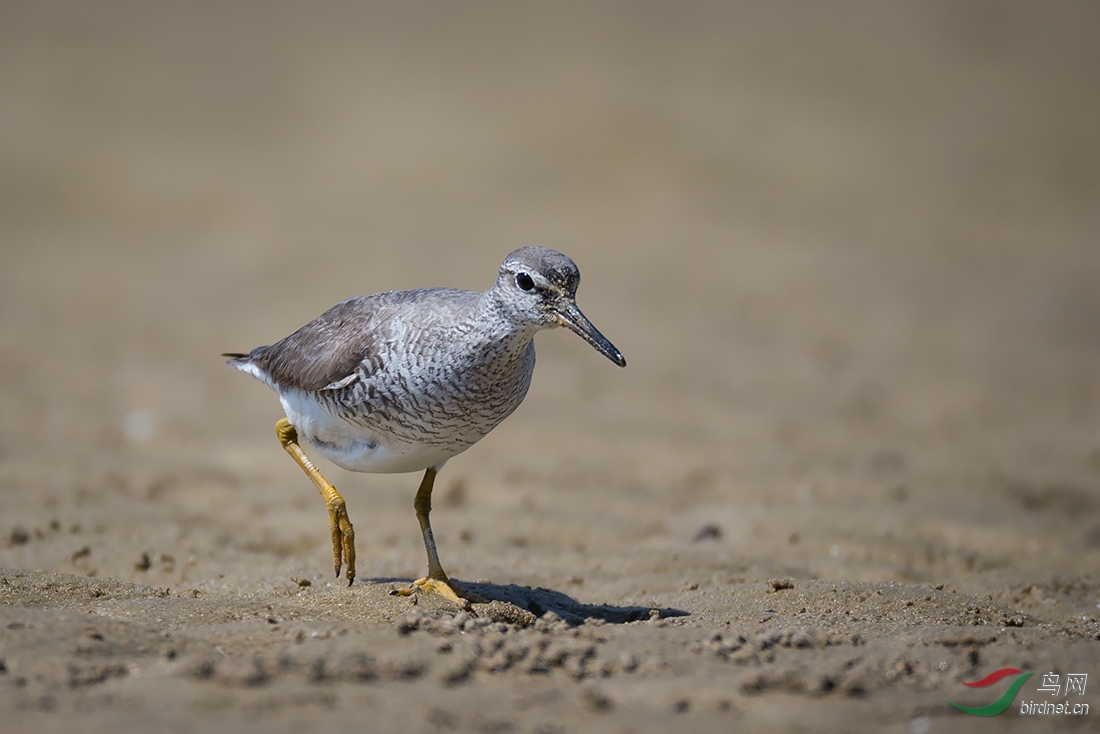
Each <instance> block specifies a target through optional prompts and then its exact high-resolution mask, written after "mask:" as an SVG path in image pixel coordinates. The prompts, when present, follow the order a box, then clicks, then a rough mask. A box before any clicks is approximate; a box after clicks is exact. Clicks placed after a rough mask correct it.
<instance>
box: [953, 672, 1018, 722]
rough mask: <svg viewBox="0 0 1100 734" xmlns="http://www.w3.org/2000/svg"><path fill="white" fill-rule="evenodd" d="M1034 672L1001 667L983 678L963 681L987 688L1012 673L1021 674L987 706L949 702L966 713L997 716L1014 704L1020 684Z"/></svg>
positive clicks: (965, 683)
mask: <svg viewBox="0 0 1100 734" xmlns="http://www.w3.org/2000/svg"><path fill="white" fill-rule="evenodd" d="M1034 672H1035V671H1029V672H1027V673H1024V671H1022V670H1020V669H1018V668H1001V669H1000V670H994V671H993V672H992V673H990V674H989V675H987V676H986V677H984V678H982V679H981V680H975V681H963V685H964V686H969V687H971V688H985V687H986V686H991V685H993V684H994V683H996V682H997V681H999V680H1001V679H1002V678H1007V677H1008V676H1010V675H1019V676H1020V677H1019V678H1017V679H1016V680H1014V681H1012V685H1010V686H1009V687H1008V690H1006V691H1005V692H1004V693H1002V694H1001V697H1000V698H998V699H997V700H996V701H994V702H993V703H991V704H988V705H986V706H974V707H971V706H960V705H959V704H957V703H955V702H953V701H948V703H949V704H951V705H952V706H954V707H955V708H957V709H958V710H959V711H962V712H963V713H966V714H971V715H972V716H996V715H997V714H999V713H1001V712H1002V711H1004V710H1005V709H1006V708H1008V707H1009V706H1010V705H1012V699H1013V698H1015V697H1016V694H1017V693H1018V692H1019V690H1020V686H1022V685H1023V684H1024V681H1026V680H1027V679H1028V678H1030V677H1031V676H1032V674H1033V673H1034ZM1021 673H1023V675H1020V674H1021Z"/></svg>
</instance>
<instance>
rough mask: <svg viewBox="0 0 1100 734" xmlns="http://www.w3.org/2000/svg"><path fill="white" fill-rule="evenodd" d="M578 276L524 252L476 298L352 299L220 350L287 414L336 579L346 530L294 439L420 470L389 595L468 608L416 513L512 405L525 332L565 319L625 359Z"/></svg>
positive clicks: (531, 351) (382, 469)
mask: <svg viewBox="0 0 1100 734" xmlns="http://www.w3.org/2000/svg"><path fill="white" fill-rule="evenodd" d="M578 283H580V272H579V271H578V270H577V266H576V264H575V263H574V262H573V261H572V260H570V259H569V258H568V257H566V256H565V255H563V254H561V253H560V252H556V251H554V250H550V249H547V248H544V247H524V248H521V249H519V250H516V251H515V252H513V253H511V254H510V255H508V257H506V258H505V259H504V262H503V263H502V264H501V266H500V271H499V273H498V275H497V279H496V283H494V284H493V287H492V288H490V289H489V290H487V291H485V292H484V293H478V292H476V291H465V290H457V289H454V288H426V289H422V290H412V291H394V292H389V293H377V294H375V295H372V296H362V297H359V298H351V299H349V300H347V301H344V302H343V303H339V304H337V305H335V306H333V307H332V308H330V309H329V310H328V311H326V312H325V313H323V314H321V315H320V316H318V317H317V318H316V319H314V320H313V321H311V322H309V323H308V324H306V325H305V326H303V327H302V328H300V329H298V330H297V331H295V332H294V333H293V334H291V335H290V336H288V337H286V338H285V339H283V340H281V341H278V342H276V343H275V344H272V345H271V346H269V347H257V348H256V349H253V350H252V351H251V352H250V353H248V354H225V355H223V356H225V357H230V358H231V359H230V360H229V362H228V364H229V365H230V366H231V367H235V368H236V369H239V370H241V371H242V372H247V373H248V374H250V375H252V376H253V377H255V378H257V379H259V380H261V381H262V382H264V383H265V384H267V385H268V386H269V387H271V388H273V389H274V390H275V391H276V392H277V393H278V394H279V402H281V403H282V406H283V410H284V411H285V413H286V418H283V419H280V420H279V421H278V422H277V423H276V424H275V433H276V434H277V435H278V437H279V443H280V444H281V445H282V447H283V449H285V450H286V452H287V453H288V454H290V456H291V458H293V459H294V461H295V462H297V464H298V466H300V467H301V468H302V470H303V471H304V472H305V473H306V474H307V475H308V476H309V478H310V479H311V480H312V481H313V483H314V485H316V487H317V489H318V490H319V491H320V493H321V496H322V498H324V501H325V505H326V507H327V508H328V515H329V530H330V531H331V535H332V560H333V566H334V567H335V569H336V575H337V576H339V575H340V568H341V566H342V565H344V564H346V566H347V579H348V583H349V584H350V583H352V582H354V580H355V531H354V529H353V527H352V524H351V520H349V519H348V513H347V509H346V507H345V505H344V499H343V497H341V496H340V493H339V492H337V491H336V488H335V487H333V486H332V485H331V484H330V483H329V482H328V480H326V479H325V478H324V476H322V474H321V472H320V471H319V470H318V469H317V467H316V466H315V465H314V464H313V462H312V461H310V459H309V457H308V456H306V454H305V452H304V451H303V450H302V448H301V446H300V445H299V436H303V437H305V438H306V439H307V440H308V441H309V442H310V443H311V444H312V445H313V447H314V448H315V449H316V450H317V453H319V454H320V455H321V456H324V457H325V458H327V459H328V460H329V461H331V462H332V463H334V464H336V465H337V466H340V467H343V468H344V469H349V470H351V471H359V472H370V473H378V474H391V473H401V472H413V471H422V470H423V471H424V478H423V480H422V481H421V482H420V488H419V489H418V490H417V493H416V499H415V501H414V502H413V507H414V508H415V510H416V518H417V520H418V521H419V522H420V530H421V532H422V533H423V536H424V547H425V550H427V553H428V575H427V576H425V577H424V578H422V579H418V580H416V581H414V582H413V584H412V586H411V587H410V588H408V589H401V590H399V591H398V592H397V593H400V594H404V595H409V594H412V593H414V592H415V591H416V590H417V589H421V590H425V591H434V592H436V593H439V594H441V595H443V596H445V597H447V598H449V599H451V600H452V601H455V602H458V603H460V604H466V602H464V601H463V600H464V599H467V598H468V595H467V594H466V593H465V592H464V591H463V590H462V589H461V588H459V587H458V586H456V585H455V584H454V583H453V582H452V581H451V580H450V579H449V578H448V577H447V574H446V573H445V572H444V571H443V567H442V566H441V565H440V563H439V554H438V553H437V552H436V548H435V540H434V538H433V537H432V528H431V524H430V523H429V521H428V515H429V513H430V512H431V509H432V486H433V484H434V482H435V477H436V474H438V473H439V471H440V470H441V469H442V468H443V465H444V464H445V463H447V460H448V459H450V458H451V457H453V456H457V455H458V454H461V453H462V452H463V451H465V450H466V449H468V448H470V447H471V446H473V445H474V444H475V443H477V442H478V441H479V440H481V439H482V438H484V437H485V436H486V435H487V434H488V433H489V432H490V431H491V430H493V429H494V428H496V427H497V426H498V425H499V424H500V422H501V421H503V420H504V419H505V418H507V417H508V416H509V415H510V414H511V413H512V411H514V410H515V409H516V408H517V407H519V404H520V403H521V402H522V401H523V398H524V396H525V395H526V394H527V388H528V387H529V386H530V384H531V374H532V372H533V371H534V369H535V343H534V341H533V339H534V336H535V334H536V333H537V332H539V331H541V330H543V329H553V328H557V327H561V326H564V327H565V328H567V329H569V330H571V331H573V332H574V333H576V334H577V335H578V336H580V337H581V338H582V339H584V340H585V341H587V342H588V343H589V344H591V345H592V346H593V347H595V349H596V350H597V351H598V352H600V353H601V354H603V355H604V356H605V357H607V358H608V359H610V360H611V361H612V362H614V363H615V364H617V365H619V366H620V367H625V366H626V360H625V359H623V355H622V354H620V353H619V350H618V349H616V348H615V346H614V345H613V344H612V343H611V342H609V341H608V340H607V339H606V338H605V337H604V336H603V334H601V333H600V332H599V331H598V330H597V329H596V327H595V326H593V325H592V322H590V321H589V320H588V319H587V318H586V317H585V316H584V314H582V313H581V311H580V309H579V308H578V307H577V302H576V292H577V285H578Z"/></svg>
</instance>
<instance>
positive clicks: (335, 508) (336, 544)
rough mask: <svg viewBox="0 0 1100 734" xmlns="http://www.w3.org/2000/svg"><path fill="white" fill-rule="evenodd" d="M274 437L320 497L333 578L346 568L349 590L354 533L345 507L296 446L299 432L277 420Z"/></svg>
mask: <svg viewBox="0 0 1100 734" xmlns="http://www.w3.org/2000/svg"><path fill="white" fill-rule="evenodd" d="M275 435H277V436H278V437H279V443H280V444H282V447H283V449H285V450H286V452H287V453H288V454H290V458H292V459H294V461H295V462H297V464H298V466H300V467H302V471H304V472H305V473H306V476H308V477H309V478H310V479H311V480H312V481H313V484H314V486H316V487H317V491H318V492H320V493H321V497H322V499H324V501H325V507H327V508H328V529H329V532H330V533H332V566H333V568H335V569H336V577H337V578H340V566H341V565H342V561H346V562H347V564H348V573H347V576H348V586H351V584H353V583H354V582H355V529H354V528H353V527H352V526H351V520H349V519H348V511H347V508H346V507H345V506H344V498H343V497H341V496H340V493H339V492H337V491H336V487H333V486H332V485H331V484H329V483H328V480H327V479H325V478H324V477H323V476H322V475H321V471H320V470H319V469H318V468H317V467H316V466H314V464H313V462H312V461H310V460H309V457H308V456H306V452H305V451H302V447H301V446H299V445H298V431H297V430H296V429H295V428H294V426H292V425H291V424H290V421H288V420H287V419H286V418H280V419H279V422H278V423H276V424H275Z"/></svg>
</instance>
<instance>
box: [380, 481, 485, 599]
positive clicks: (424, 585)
mask: <svg viewBox="0 0 1100 734" xmlns="http://www.w3.org/2000/svg"><path fill="white" fill-rule="evenodd" d="M435 475H436V471H435V469H428V470H427V471H425V472H424V479H423V480H421V482H420V489H418V490H416V499H415V500H414V501H413V508H414V509H415V510H416V519H417V521H418V522H419V523H420V532H421V533H423V535H424V549H425V550H426V551H427V552H428V575H427V576H425V577H424V578H422V579H417V580H416V581H413V583H412V587H410V588H408V589H397V590H396V591H395V592H394V593H396V594H400V595H401V596H410V595H412V594H413V593H414V592H415V591H416V590H417V589H420V590H422V591H433V592H435V593H437V594H439V595H440V596H442V597H444V598H445V599H449V600H451V601H453V602H454V603H455V604H458V605H459V606H462V607H467V608H468V607H469V606H470V601H469V600H471V598H472V597H471V596H470V595H469V594H468V593H467V592H464V591H463V590H462V589H459V588H458V587H457V586H455V585H454V582H453V581H451V580H450V579H449V578H447V573H446V571H444V570H443V566H442V565H441V564H440V563H439V553H438V552H437V551H436V549H435V537H434V536H433V535H432V524H431V522H430V521H429V520H428V515H429V514H431V511H432V487H433V486H434V485H435ZM474 601H476V599H475V600H474Z"/></svg>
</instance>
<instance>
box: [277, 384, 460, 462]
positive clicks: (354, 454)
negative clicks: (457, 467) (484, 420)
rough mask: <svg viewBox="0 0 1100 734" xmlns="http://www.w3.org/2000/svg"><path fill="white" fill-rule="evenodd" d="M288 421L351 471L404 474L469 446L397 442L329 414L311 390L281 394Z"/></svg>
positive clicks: (455, 453)
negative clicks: (308, 391) (318, 402)
mask: <svg viewBox="0 0 1100 734" xmlns="http://www.w3.org/2000/svg"><path fill="white" fill-rule="evenodd" d="M279 402H281V403H282V405H283V411H284V412H285V413H286V417H287V420H289V421H290V423H291V425H293V426H294V427H295V428H296V429H298V434H299V435H300V436H302V437H304V438H305V439H306V440H308V441H309V442H310V443H311V444H313V447H314V448H315V449H316V450H317V453H319V454H320V455H321V456H324V457H325V458H326V459H328V460H329V461H331V462H332V463H333V464H336V466H339V467H341V468H343V469H348V470H349V471H358V472H367V473H370V474H401V473H404V472H414V471H422V470H424V469H427V468H428V467H435V468H437V469H438V468H440V467H442V466H443V464H444V463H446V461H447V459H450V458H451V457H452V456H456V455H458V454H460V453H462V452H463V451H465V450H466V449H467V448H469V446H462V447H440V446H430V445H424V444H415V443H405V442H397V441H394V440H392V439H385V438H383V437H382V436H379V435H372V434H371V433H370V432H369V431H368V429H366V428H364V427H362V426H358V425H353V424H351V423H348V422H347V421H344V420H342V419H340V418H337V417H334V416H332V415H329V414H328V413H326V412H325V411H324V410H323V409H322V408H321V406H319V405H318V404H317V401H316V400H314V399H313V397H312V396H311V395H309V394H308V393H304V392H301V391H298V390H284V391H282V392H281V393H280V394H279Z"/></svg>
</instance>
